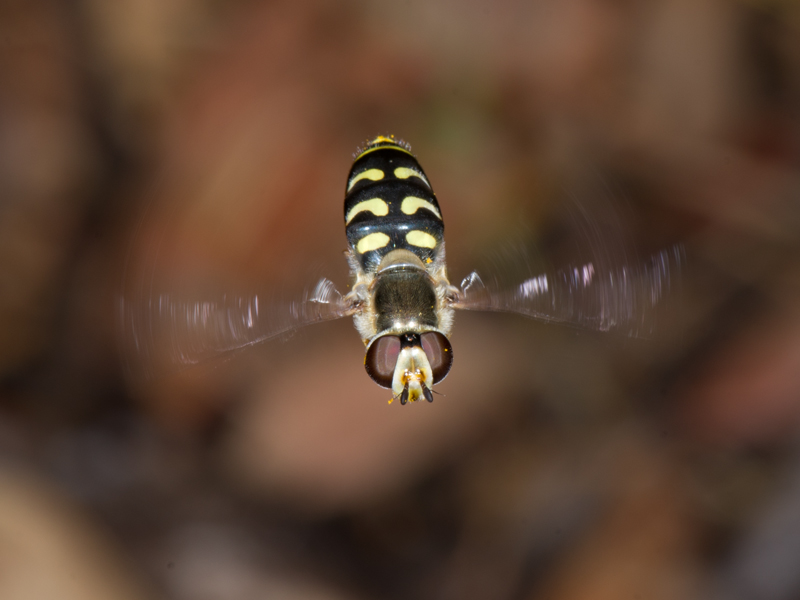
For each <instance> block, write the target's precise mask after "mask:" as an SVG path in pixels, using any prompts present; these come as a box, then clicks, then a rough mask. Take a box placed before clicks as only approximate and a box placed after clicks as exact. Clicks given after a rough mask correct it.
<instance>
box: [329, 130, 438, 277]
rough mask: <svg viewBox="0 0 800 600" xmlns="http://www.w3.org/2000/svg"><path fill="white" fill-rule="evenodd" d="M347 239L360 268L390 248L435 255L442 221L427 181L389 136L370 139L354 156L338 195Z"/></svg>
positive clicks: (425, 257)
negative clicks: (344, 189)
mask: <svg viewBox="0 0 800 600" xmlns="http://www.w3.org/2000/svg"><path fill="white" fill-rule="evenodd" d="M344 218H345V228H346V233H347V241H348V244H349V245H350V248H351V249H352V251H353V253H354V255H355V256H356V257H357V259H358V261H359V263H360V266H361V268H362V269H363V270H364V272H365V273H374V272H375V271H376V270H377V268H378V265H379V264H380V262H381V259H382V258H383V257H384V256H386V254H388V253H389V252H391V251H392V250H398V249H405V250H409V251H411V252H413V253H414V254H415V255H417V256H418V257H419V258H420V260H422V262H423V263H424V264H430V263H431V262H432V261H433V260H435V258H436V256H437V253H438V250H439V248H440V246H441V244H442V242H443V240H444V223H443V222H442V213H441V210H440V209H439V203H438V202H437V201H436V196H435V195H434V193H433V189H432V188H431V185H430V182H429V181H428V178H427V177H426V176H425V173H424V172H423V170H422V167H420V165H419V163H418V162H417V160H416V159H415V158H414V156H413V155H412V154H411V153H410V152H409V151H408V150H407V149H406V148H405V147H404V146H403V145H402V144H401V143H398V142H397V141H395V140H394V139H391V138H386V137H378V138H375V139H374V140H372V141H371V142H370V143H369V144H368V145H367V147H366V149H364V150H363V151H362V152H361V153H360V154H359V155H358V156H357V157H356V159H355V162H354V163H353V167H352V168H351V169H350V175H349V176H348V178H347V195H346V196H345V199H344Z"/></svg>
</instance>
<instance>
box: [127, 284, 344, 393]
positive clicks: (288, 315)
mask: <svg viewBox="0 0 800 600" xmlns="http://www.w3.org/2000/svg"><path fill="white" fill-rule="evenodd" d="M352 312H353V311H352V307H351V306H350V305H349V303H348V302H346V301H345V300H344V298H343V297H342V295H341V294H340V293H339V292H338V291H337V290H336V287H335V286H334V284H333V283H332V282H331V281H330V280H328V279H325V278H322V279H320V280H319V281H318V282H317V284H316V285H315V286H313V287H310V288H308V289H306V290H305V291H303V292H302V293H300V294H298V295H297V296H296V297H294V298H292V297H287V296H281V295H278V294H271V293H255V292H251V293H245V294H235V293H217V294H216V295H208V296H205V297H204V296H203V295H202V294H189V293H186V292H184V293H182V294H178V293H177V292H175V291H172V292H170V293H167V292H165V293H140V294H129V295H128V296H125V295H123V296H120V297H119V299H118V319H119V329H120V334H121V338H122V344H123V348H122V350H123V359H124V363H125V367H126V370H127V373H128V375H129V376H131V377H133V378H134V379H135V380H140V381H147V380H150V379H153V378H154V377H157V376H158V375H160V374H162V373H163V372H169V371H171V370H179V369H182V368H187V367H190V366H192V365H195V364H198V363H201V362H203V361H207V360H209V359H213V358H216V357H220V356H224V355H226V354H230V353H232V352H234V351H236V350H242V349H244V348H248V347H250V346H253V345H256V344H259V343H261V342H264V341H266V340H269V339H272V338H275V337H278V336H282V335H287V334H290V333H292V332H293V331H295V330H297V329H299V328H301V327H304V326H306V325H310V324H312V323H320V322H323V321H330V320H333V319H338V318H340V317H344V316H347V315H350V314H352Z"/></svg>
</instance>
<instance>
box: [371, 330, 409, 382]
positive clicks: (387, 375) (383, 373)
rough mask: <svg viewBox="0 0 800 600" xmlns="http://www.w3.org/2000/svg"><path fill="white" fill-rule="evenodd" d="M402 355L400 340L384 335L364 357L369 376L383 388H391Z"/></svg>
mask: <svg viewBox="0 0 800 600" xmlns="http://www.w3.org/2000/svg"><path fill="white" fill-rule="evenodd" d="M399 355H400V338H399V337H397V336H396V335H384V336H382V337H379V338H378V339H377V340H375V341H374V342H372V344H370V347H369V348H368V349H367V355H366V356H365V357H364V367H365V368H366V369H367V375H369V376H370V377H371V378H372V380H373V381H374V382H375V383H377V384H378V385H379V386H381V387H385V388H391V387H392V378H393V377H394V367H395V365H396V364H397V357H398V356H399Z"/></svg>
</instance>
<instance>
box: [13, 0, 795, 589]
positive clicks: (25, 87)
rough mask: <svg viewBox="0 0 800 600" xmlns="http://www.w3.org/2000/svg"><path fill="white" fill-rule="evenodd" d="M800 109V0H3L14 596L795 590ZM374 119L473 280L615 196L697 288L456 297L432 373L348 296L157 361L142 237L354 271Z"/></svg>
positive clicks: (185, 259) (200, 271) (255, 261)
mask: <svg viewBox="0 0 800 600" xmlns="http://www.w3.org/2000/svg"><path fill="white" fill-rule="evenodd" d="M798 107H800V5H798V4H796V3H793V2H789V1H780V0H771V1H770V0H762V1H756V0H749V1H747V0H740V1H738V2H737V1H734V0H643V1H640V2H635V1H633V0H567V1H564V0H560V1H556V0H537V1H535V2H515V1H512V0H502V1H499V2H498V1H495V2H486V1H483V0H470V1H468V2H455V1H443V2H426V1H423V0H411V1H409V2H403V3H400V2H393V3H388V2H386V3H383V2H378V3H374V2H366V1H363V2H359V1H357V0H353V1H339V2H334V1H332V0H314V1H312V2H304V3H295V2H280V1H279V2H256V1H253V0H251V1H248V2H244V1H240V2H228V3H223V2H215V1H213V0H195V1H194V2H189V1H186V0H170V1H166V2H165V1H159V0H116V1H115V2H107V1H101V0H82V1H74V2H56V1H55V0H52V1H48V0H29V1H28V2H14V1H5V2H2V4H0V457H1V460H0V597H2V598H14V599H40V598H55V597H58V598H61V599H62V600H72V599H79V598H80V599H82V600H85V599H95V598H96V599H103V600H105V599H108V598H115V599H128V598H130V599H131V600H134V599H136V600H139V599H144V598H165V599H166V598H170V599H172V598H174V599H176V600H184V599H185V600H205V599H208V600H212V599H222V598H225V599H226V600H245V599H251V598H287V599H289V598H326V599H327V598H331V599H333V598H337V599H338V598H390V599H394V598H397V599H400V598H422V599H431V600H438V599H442V600H445V599H448V600H449V599H456V598H458V599H463V598H492V599H522V598H531V599H533V598H548V599H551V600H556V599H558V600H568V599H578V598H586V599H592V600H598V599H604V598H608V599H614V600H616V599H620V598H629V599H633V598H650V599H652V598H659V599H667V598H670V599H672V598H675V599H678V598H680V599H687V598H713V599H731V600H733V599H737V600H738V599H750V598H752V599H756V598H758V599H774V600H781V599H786V600H789V599H791V598H797V597H800V575H798V574H800V541H798V540H800V483H798V482H800V452H798V449H797V436H798V432H799V431H800V310H798V307H799V306H800V302H798V300H800V236H799V235H798V232H800V227H798V226H799V225H800V178H799V177H798V174H799V173H798V168H797V164H798V163H797V161H798V150H799V149H800V146H799V145H798V135H799V134H800V128H799V127H798V125H799V123H798ZM379 133H394V134H396V135H398V136H401V137H403V138H404V139H406V140H407V141H409V142H410V143H411V144H412V146H413V148H414V150H415V152H416V154H417V155H418V157H419V158H420V160H421V163H422V164H423V166H424V167H425V169H426V171H427V173H428V175H429V176H430V177H431V180H432V181H433V183H434V186H435V188H436V190H437V195H438V197H439V201H440V204H441V205H442V209H443V213H444V215H445V219H446V222H447V227H448V230H447V231H448V233H447V239H448V255H449V263H450V269H451V272H452V273H453V279H454V280H455V281H456V282H457V281H459V278H460V277H461V276H463V275H465V274H466V273H467V272H468V271H469V270H470V269H471V268H472V267H473V266H474V265H475V264H477V263H479V262H480V261H481V260H482V259H485V258H486V256H487V252H490V250H489V249H491V248H493V247H501V246H502V244H503V242H504V241H507V240H508V238H509V237H510V236H512V235H517V234H519V232H520V231H521V230H523V229H524V231H525V232H527V233H526V235H528V236H532V237H534V238H536V239H537V240H538V242H539V243H540V244H541V246H542V247H543V248H545V249H547V248H549V249H550V250H551V251H552V252H553V253H554V255H558V252H559V248H560V246H561V244H560V242H559V240H560V239H561V238H560V237H559V236H560V234H559V231H560V230H559V225H558V221H557V220H553V218H552V217H553V215H554V214H557V213H558V206H559V203H560V202H561V201H562V200H564V199H565V198H576V197H577V198H578V199H579V200H581V201H583V200H587V201H589V202H591V199H592V198H599V199H600V202H601V204H602V202H605V201H606V200H608V201H611V202H613V203H616V204H618V205H621V206H622V207H623V211H622V213H623V214H624V219H623V221H624V224H625V232H626V233H625V235H626V236H627V237H629V238H630V240H629V241H630V244H631V246H632V247H636V248H639V249H640V250H641V251H642V252H643V253H644V254H647V253H649V252H653V251H657V250H658V249H660V248H664V247H667V246H668V245H670V244H674V243H676V242H679V243H682V244H683V247H684V248H685V250H686V262H685V269H684V271H683V272H682V273H681V277H680V282H679V283H680V303H679V308H678V309H676V310H675V311H673V312H672V313H670V314H669V315H667V316H665V317H664V319H663V320H662V321H661V322H660V327H659V331H658V332H657V334H656V335H655V336H653V337H652V339H648V340H633V339H632V340H628V339H624V338H622V339H621V338H620V337H619V336H614V335H605V334H601V333H594V332H583V331H579V330H576V329H573V328H568V327H558V326H552V325H550V326H548V325H543V324H539V323H535V322H532V321H527V320H524V319H521V318H514V317H511V316H499V315H486V316H484V315H479V314H468V315H459V317H458V320H457V324H456V332H455V334H454V337H453V345H454V349H455V356H456V362H455V366H454V369H453V371H452V373H451V375H450V376H449V378H448V379H447V381H445V382H444V383H443V384H442V386H441V391H442V392H443V393H444V394H445V396H443V397H437V398H436V400H435V402H434V403H433V404H430V405H427V404H424V405H421V406H418V405H414V406H406V407H400V406H399V405H398V403H394V404H392V405H390V406H388V408H387V404H386V399H387V398H386V397H385V396H386V393H385V391H382V390H380V389H378V388H376V387H375V386H374V385H373V384H372V383H371V382H370V380H369V379H368V378H367V377H366V375H365V374H364V372H363V369H362V366H361V360H362V352H363V348H362V347H361V344H360V342H359V340H358V336H357V334H356V333H355V332H354V331H353V330H352V327H351V325H350V323H348V322H336V323H330V324H325V325H319V326H317V327H314V328H309V329H308V330H307V331H305V332H302V333H301V334H298V335H297V336H295V337H293V338H292V339H290V340H287V341H282V342H280V343H275V344H267V345H266V347H264V348H263V349H261V350H260V351H259V352H253V353H243V354H241V355H237V356H235V357H233V359H231V360H230V361H225V362H222V363H213V364H208V365H201V366H200V367H199V368H197V369H194V370H192V371H189V372H179V373H175V374H173V375H172V376H168V377H165V378H163V379H161V380H159V381H157V382H155V383H152V384H149V385H139V384H138V383H137V382H135V381H130V380H126V379H125V377H124V375H123V370H122V368H121V366H120V365H121V359H120V350H121V349H122V350H125V344H126V343H127V342H126V340H125V339H124V338H123V339H120V337H119V335H118V330H117V327H116V325H115V324H116V321H115V318H116V315H115V306H116V302H117V298H118V294H119V290H120V289H121V286H122V285H123V280H124V279H125V277H126V276H127V275H126V274H127V273H129V272H131V271H130V270H131V269H134V270H135V266H136V264H137V261H140V260H147V258H146V257H153V256H155V257H156V258H157V261H156V262H155V263H154V265H155V266H154V267H153V268H154V269H157V270H158V274H159V276H160V277H163V278H165V279H166V280H169V278H170V277H174V278H181V279H183V280H194V281H203V282H205V281H210V282H216V283H213V284H212V285H218V286H224V285H234V284H235V283H236V282H243V281H244V282H247V281H252V280H253V279H254V278H260V280H262V281H264V282H266V283H267V284H269V285H276V286H277V285H280V282H283V281H290V280H292V278H293V277H300V278H302V277H303V276H304V273H305V272H306V271H305V269H306V267H308V268H309V269H311V268H312V267H313V268H317V267H319V268H322V269H323V270H324V269H330V272H331V273H332V274H331V275H330V276H331V277H339V278H341V277H342V276H343V275H344V269H345V265H344V262H343V260H341V254H340V252H341V250H343V249H344V245H345V239H344V232H343V226H342V218H341V202H342V198H343V188H344V179H345V176H346V173H347V170H348V168H349V166H350V160H351V156H352V152H353V151H354V150H355V148H356V146H357V145H358V144H360V143H362V142H363V141H364V140H366V139H367V138H369V137H371V136H374V135H376V134H379ZM604 198H605V200H604ZM601 210H602V209H601ZM523 222H525V223H528V225H526V226H525V228H521V226H520V224H521V223H523Z"/></svg>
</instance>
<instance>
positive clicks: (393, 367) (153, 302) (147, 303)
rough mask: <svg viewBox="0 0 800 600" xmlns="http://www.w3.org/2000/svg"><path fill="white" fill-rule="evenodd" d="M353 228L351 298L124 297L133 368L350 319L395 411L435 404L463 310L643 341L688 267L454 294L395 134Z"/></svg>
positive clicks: (369, 164) (429, 203)
mask: <svg viewBox="0 0 800 600" xmlns="http://www.w3.org/2000/svg"><path fill="white" fill-rule="evenodd" d="M344 224H345V233H346V236H347V243H348V248H347V250H346V252H345V255H346V260H347V263H348V266H349V270H350V280H351V286H350V290H349V291H348V292H347V293H346V294H341V293H340V292H339V291H338V290H337V289H336V287H335V285H334V284H333V283H332V282H331V281H330V280H329V279H327V278H324V277H323V278H321V279H319V280H318V281H317V283H316V284H315V285H313V286H311V287H309V288H307V290H306V292H304V293H303V294H302V295H300V296H298V297H294V298H284V299H282V300H279V299H277V298H276V297H270V298H265V297H264V296H263V295H261V296H260V295H259V294H255V293H253V294H246V295H234V294H232V295H223V296H222V297H220V298H217V299H215V300H213V301H212V300H183V299H178V298H177V297H173V296H172V295H170V294H169V293H148V291H147V290H144V291H143V292H142V290H139V293H137V295H136V297H130V296H125V295H123V296H122V297H120V299H119V307H118V308H119V310H118V316H119V320H120V327H121V332H122V337H123V341H124V344H125V345H126V350H127V353H128V358H129V361H128V364H129V366H131V365H135V366H134V367H131V370H136V371H138V373H139V375H140V376H143V377H144V378H148V377H152V376H154V375H155V372H154V370H153V369H152V368H151V364H152V363H153V362H154V356H155V354H156V353H158V352H159V351H161V352H162V353H163V347H166V348H167V350H166V352H167V354H168V356H169V360H170V361H171V362H172V363H173V366H174V367H176V368H181V367H188V366H191V365H193V364H196V363H199V362H201V361H203V360H205V359H206V358H208V357H214V356H219V355H224V354H226V353H230V352H232V351H235V350H239V349H243V348H246V347H249V346H253V345H256V344H259V343H261V342H264V341H266V340H269V339H272V338H276V337H279V336H281V335H284V334H287V333H291V332H293V331H295V330H297V329H299V328H301V327H304V326H306V325H310V324H313V323H318V322H323V321H329V320H333V319H339V318H342V317H348V316H349V317H353V320H354V324H355V328H356V330H357V331H358V333H359V334H360V336H361V339H362V341H363V343H364V345H365V348H366V355H365V359H364V365H365V368H366V371H367V374H368V375H369V377H371V378H372V379H373V380H374V381H375V383H377V384H378V385H379V386H381V387H384V388H389V389H391V391H392V397H391V399H390V400H389V402H390V403H391V402H392V401H393V400H395V399H397V400H399V401H400V403H401V404H406V403H408V402H416V401H418V400H420V399H423V398H424V399H425V400H427V401H428V402H432V401H433V386H434V385H436V384H437V383H439V382H440V381H442V380H443V379H444V378H445V377H446V376H447V374H448V372H449V371H450V368H451V366H452V364H453V348H452V345H451V343H450V341H449V336H450V334H451V331H452V328H453V321H454V311H455V310H481V311H500V312H509V313H516V314H519V315H524V316H526V317H531V318H534V319H538V320H542V321H548V322H558V323H565V324H571V325H576V326H579V327H585V328H590V329H595V330H601V331H607V330H614V329H616V330H619V331H621V332H623V333H625V334H627V335H633V336H636V335H639V334H640V333H641V329H642V326H645V328H646V326H647V323H646V320H647V319H646V315H647V313H648V311H650V310H651V309H653V308H654V307H655V306H656V305H657V304H659V303H660V302H661V300H662V299H663V298H664V297H665V295H666V294H667V292H668V291H669V288H670V286H671V281H672V279H673V278H674V277H675V270H676V266H677V267H679V266H680V263H681V261H682V249H681V247H680V246H674V247H672V248H669V249H666V250H662V251H661V252H658V253H656V254H654V255H652V256H650V257H649V258H648V259H647V260H644V261H634V262H630V261H628V262H623V263H621V264H614V263H613V262H610V261H608V260H604V257H602V256H598V257H595V259H594V260H592V259H591V258H590V259H589V260H588V261H586V262H584V263H582V264H579V265H575V266H571V267H568V268H565V269H559V270H551V271H549V272H536V273H534V272H528V273H527V274H526V276H525V277H523V278H522V279H521V280H519V281H517V282H516V283H514V284H512V285H504V284H501V283H500V282H499V279H498V278H497V277H495V276H494V274H492V273H489V274H488V276H486V277H481V275H479V274H478V272H477V271H473V272H472V273H470V274H469V275H468V276H467V277H465V278H464V279H463V281H462V282H461V285H460V286H459V287H456V286H454V285H452V284H451V283H450V280H449V277H448V272H447V265H446V260H445V243H444V221H443V217H442V211H441V208H440V207H439V203H438V201H437V199H436V196H435V194H434V192H433V187H432V186H431V183H430V181H429V180H428V178H427V176H426V175H425V172H424V171H423V169H422V167H421V166H420V164H419V162H418V161H417V160H416V158H415V157H414V155H413V154H412V153H411V148H410V146H408V145H407V144H406V143H404V142H402V141H400V140H398V139H396V138H394V137H391V136H390V137H385V136H378V137H376V138H374V139H373V140H371V141H369V142H368V143H367V144H366V145H365V146H364V147H363V148H362V149H360V150H358V151H357V153H356V155H355V160H354V162H353V165H352V167H351V169H350V173H349V175H348V177H347V183H346V191H345V200H344ZM645 333H646V332H645ZM159 348H161V350H159Z"/></svg>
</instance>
